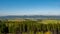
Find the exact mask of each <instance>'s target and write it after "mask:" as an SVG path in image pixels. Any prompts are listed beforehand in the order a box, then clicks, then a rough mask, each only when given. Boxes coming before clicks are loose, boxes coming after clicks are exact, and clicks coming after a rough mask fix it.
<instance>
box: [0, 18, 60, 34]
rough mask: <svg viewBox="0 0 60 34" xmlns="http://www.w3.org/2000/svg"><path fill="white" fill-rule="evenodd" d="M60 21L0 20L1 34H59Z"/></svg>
mask: <svg viewBox="0 0 60 34" xmlns="http://www.w3.org/2000/svg"><path fill="white" fill-rule="evenodd" d="M59 22H60V20H48V19H47V20H36V21H34V20H25V21H24V20H23V21H9V20H0V34H59V33H60V23H59Z"/></svg>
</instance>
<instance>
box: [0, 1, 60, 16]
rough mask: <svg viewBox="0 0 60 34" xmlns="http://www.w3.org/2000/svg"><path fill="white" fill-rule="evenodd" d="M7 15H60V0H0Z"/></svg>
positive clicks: (0, 12) (1, 8)
mask: <svg viewBox="0 0 60 34" xmlns="http://www.w3.org/2000/svg"><path fill="white" fill-rule="evenodd" d="M5 15H60V0H0V16H5Z"/></svg>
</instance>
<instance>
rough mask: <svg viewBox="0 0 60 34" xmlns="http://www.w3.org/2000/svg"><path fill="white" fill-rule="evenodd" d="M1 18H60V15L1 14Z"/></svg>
mask: <svg viewBox="0 0 60 34" xmlns="http://www.w3.org/2000/svg"><path fill="white" fill-rule="evenodd" d="M0 18H5V19H12V18H24V19H26V18H33V19H60V16H48V15H47V16H45V15H30V16H28V15H24V16H0Z"/></svg>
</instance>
